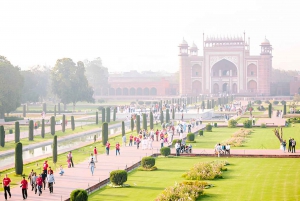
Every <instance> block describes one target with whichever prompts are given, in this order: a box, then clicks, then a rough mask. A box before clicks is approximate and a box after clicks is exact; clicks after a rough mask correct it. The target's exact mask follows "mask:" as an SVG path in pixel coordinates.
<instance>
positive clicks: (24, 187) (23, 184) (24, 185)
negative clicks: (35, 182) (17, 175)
mask: <svg viewBox="0 0 300 201" xmlns="http://www.w3.org/2000/svg"><path fill="white" fill-rule="evenodd" d="M20 187H21V188H22V196H23V200H25V199H27V197H28V196H27V189H28V182H27V181H26V179H25V177H23V180H22V181H21V186H20Z"/></svg>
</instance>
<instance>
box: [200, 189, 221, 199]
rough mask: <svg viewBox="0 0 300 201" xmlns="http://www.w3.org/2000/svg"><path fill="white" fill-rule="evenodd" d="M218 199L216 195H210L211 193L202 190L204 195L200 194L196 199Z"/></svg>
mask: <svg viewBox="0 0 300 201" xmlns="http://www.w3.org/2000/svg"><path fill="white" fill-rule="evenodd" d="M207 199H209V200H218V196H217V195H211V194H206V193H205V191H204V195H201V196H200V197H199V198H197V201H200V200H207Z"/></svg>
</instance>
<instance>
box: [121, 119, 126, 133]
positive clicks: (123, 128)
mask: <svg viewBox="0 0 300 201" xmlns="http://www.w3.org/2000/svg"><path fill="white" fill-rule="evenodd" d="M125 134H126V133H125V122H124V121H122V136H124V135H125Z"/></svg>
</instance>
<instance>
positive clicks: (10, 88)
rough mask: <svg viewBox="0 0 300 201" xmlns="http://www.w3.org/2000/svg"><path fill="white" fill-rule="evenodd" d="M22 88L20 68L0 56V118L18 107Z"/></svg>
mask: <svg viewBox="0 0 300 201" xmlns="http://www.w3.org/2000/svg"><path fill="white" fill-rule="evenodd" d="M22 86H23V77H22V76H21V73H20V68H19V67H17V66H13V65H12V64H11V63H10V62H9V61H8V60H7V59H6V58H5V57H4V56H0V118H4V114H5V113H10V112H12V111H14V110H16V109H17V107H19V106H20V104H21V90H22Z"/></svg>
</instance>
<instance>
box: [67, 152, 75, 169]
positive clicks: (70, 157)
mask: <svg viewBox="0 0 300 201" xmlns="http://www.w3.org/2000/svg"><path fill="white" fill-rule="evenodd" d="M68 158H69V160H70V164H71V167H74V163H73V155H72V152H71V151H70V152H69V154H68Z"/></svg>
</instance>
